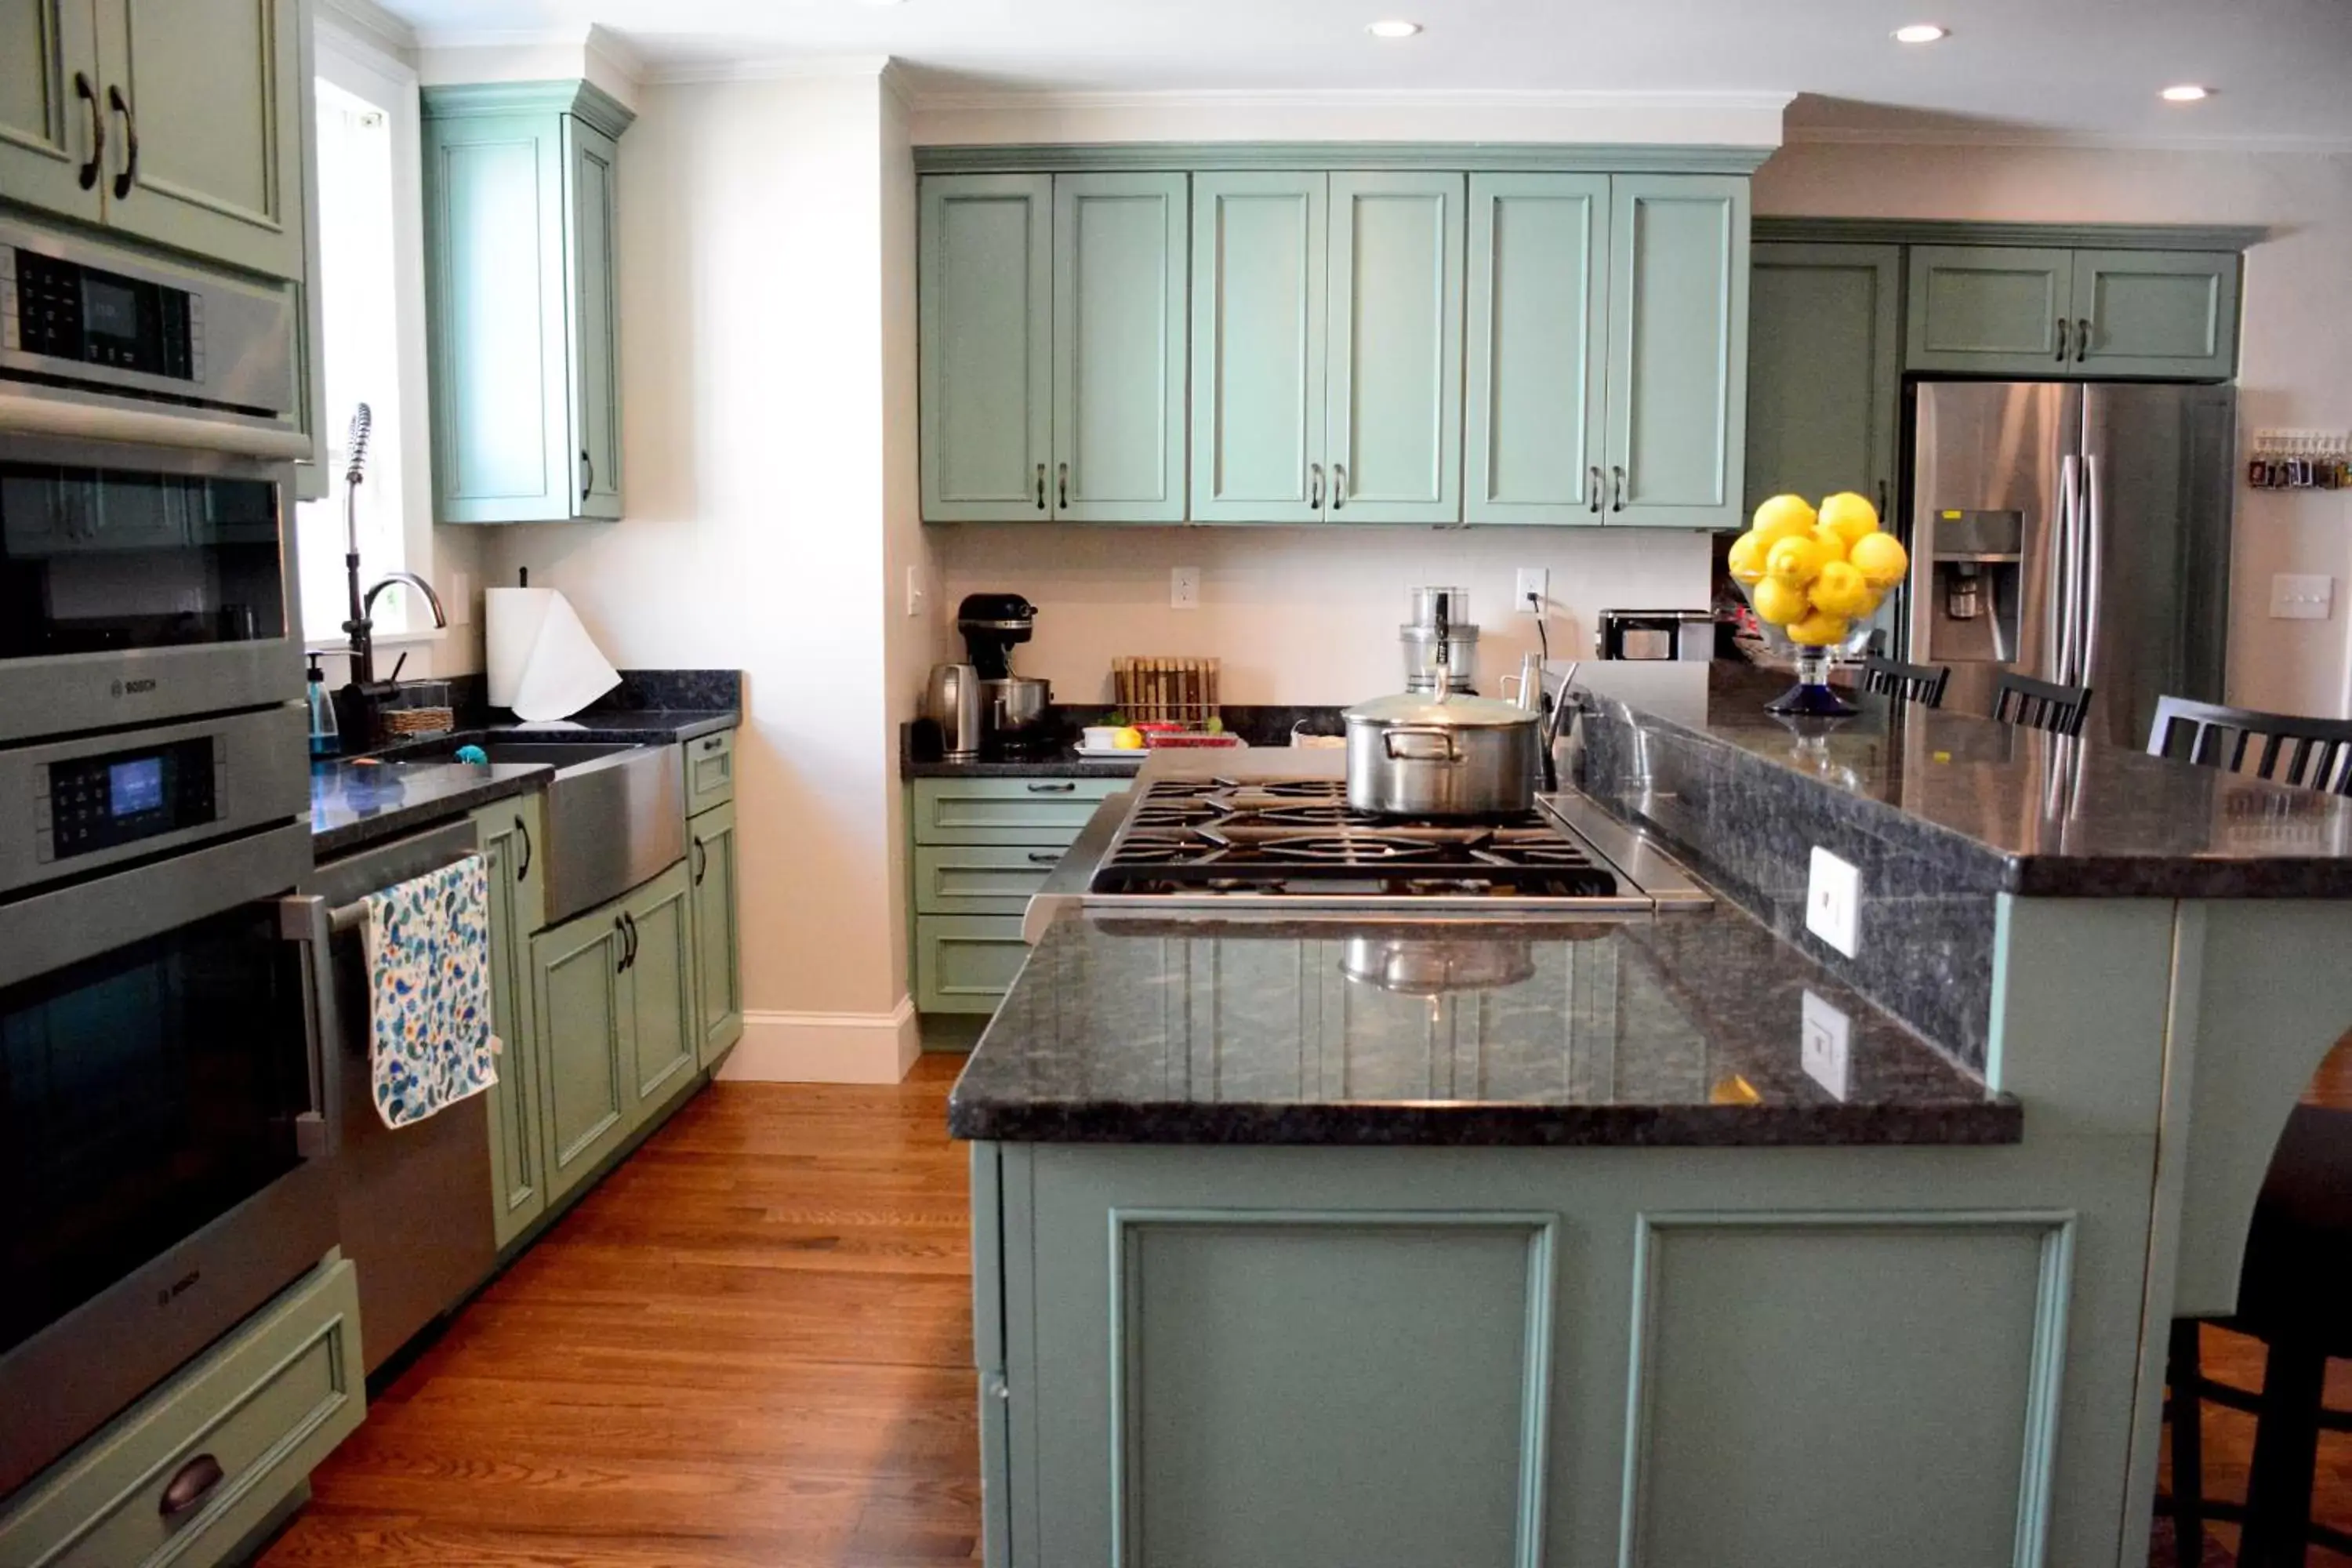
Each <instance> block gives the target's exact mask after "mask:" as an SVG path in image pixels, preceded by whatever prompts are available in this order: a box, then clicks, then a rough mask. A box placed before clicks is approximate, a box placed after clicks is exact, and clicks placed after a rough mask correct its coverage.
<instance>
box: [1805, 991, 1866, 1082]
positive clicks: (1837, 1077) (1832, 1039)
mask: <svg viewBox="0 0 2352 1568" xmlns="http://www.w3.org/2000/svg"><path fill="white" fill-rule="evenodd" d="M1804 1019H1805V1032H1804V1037H1803V1040H1802V1042H1801V1045H1800V1047H1799V1049H1798V1060H1799V1062H1800V1063H1801V1065H1802V1066H1803V1068H1804V1069H1805V1076H1806V1077H1807V1078H1809V1079H1812V1080H1813V1081H1814V1082H1815V1083H1817V1084H1820V1085H1821V1086H1822V1088H1823V1089H1828V1090H1829V1091H1830V1093H1831V1095H1832V1097H1833V1098H1835V1099H1838V1100H1843V1099H1844V1098H1845V1095H1846V1088H1847V1086H1848V1084H1849V1083H1850V1082H1851V1081H1852V1079H1853V1019H1852V1018H1849V1017H1847V1016H1846V1015H1845V1009H1844V1008H1843V1007H1840V1006H1838V1005H1836V1004H1834V1003H1832V1002H1825V1001H1823V1000H1822V998H1821V997H1820V996H1818V995H1816V994H1814V993H1812V992H1811V991H1808V992H1806V993H1805V999H1804Z"/></svg>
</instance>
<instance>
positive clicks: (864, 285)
mask: <svg viewBox="0 0 2352 1568" xmlns="http://www.w3.org/2000/svg"><path fill="white" fill-rule="evenodd" d="M885 92H886V89H885V88H884V86H883V84H882V82H881V81H880V80H879V79H877V76H876V75H875V74H873V73H872V72H870V71H869V72H866V73H864V74H861V75H857V76H850V77H812V78H801V79H790V80H771V81H740V82H704V83H698V84H692V85H675V86H659V87H650V88H647V89H645V90H644V91H643V93H642V94H641V96H640V100H639V108H640V115H639V119H638V120H637V122H636V123H635V126H634V127H632V128H631V130H630V132H629V133H628V134H627V135H626V136H625V137H624V138H623V139H622V142H621V166H620V190H621V207H620V252H621V253H620V288H621V299H620V312H619V313H620V320H621V322H622V338H621V360H622V370H623V375H624V377H625V386H626V391H627V396H626V401H625V424H624V427H623V440H624V448H623V450H624V458H625V495H626V497H627V510H628V515H627V517H626V519H625V520H624V521H621V522H619V523H613V524H603V523H586V524H561V525H544V526H538V527H530V528H511V529H501V530H498V531H495V532H496V535H497V537H496V538H495V540H494V541H493V542H492V543H491V545H490V551H491V554H492V558H493V564H494V566H495V569H496V571H497V572H498V574H499V580H501V581H511V580H512V577H513V573H514V571H515V569H516V568H518V567H521V566H528V567H529V568H530V577H531V581H532V583H533V584H544V585H546V586H550V587H558V588H562V590H563V591H564V592H565V593H566V594H567V595H569V596H570V597H571V599H572V602H573V603H574V604H575V605H578V606H579V609H580V613H581V616H582V618H583V620H584V621H585V622H586V624H587V626H588V628H589V630H590V632H591V633H592V634H593V636H594V637H596V639H597V641H598V642H599V644H600V645H601V646H602V647H604V651H605V652H606V653H607V654H608V655H609V656H610V657H611V658H612V659H613V661H614V663H615V664H618V665H622V666H625V667H632V666H633V667H652V668H677V667H710V668H741V669H742V670H744V671H745V675H746V681H745V700H746V703H747V711H746V713H745V719H744V727H743V729H742V731H741V732H740V737H739V742H738V744H739V755H740V759H741V760H740V767H739V773H738V782H737V793H736V811H737V817H738V822H739V824H740V840H741V854H742V883H743V892H742V918H743V970H744V987H745V1001H746V1004H747V1009H748V1011H749V1013H750V1015H751V1016H750V1019H749V1025H750V1026H749V1028H748V1029H747V1034H746V1038H745V1041H744V1044H743V1046H742V1047H740V1049H739V1050H738V1052H737V1053H736V1058H734V1059H735V1061H736V1063H738V1064H740V1068H742V1069H743V1070H745V1071H746V1072H748V1073H750V1074H752V1075H763V1074H766V1075H773V1076H797V1075H799V1074H800V1073H802V1072H803V1071H808V1072H823V1071H825V1070H827V1069H826V1068H825V1066H824V1064H831V1065H832V1066H835V1067H838V1066H839V1064H840V1063H841V1062H843V1061H850V1060H853V1059H855V1060H866V1059H868V1057H867V1056H860V1054H859V1050H858V1048H856V1047H858V1046H859V1043H860V1042H863V1044H864V1045H866V1046H870V1047H875V1048H876V1050H875V1052H874V1053H868V1056H873V1055H876V1054H877V1053H878V1059H880V1060H883V1061H884V1062H886V1063H888V1062H893V1061H895V1055H894V1053H896V1052H897V1051H898V1050H899V1048H900V1047H901V1046H902V1045H903V1046H904V1047H907V1048H908V1049H911V1046H912V1040H913V1031H912V1029H911V1026H907V1024H906V1020H905V1018H904V1017H903V1016H901V1015H900V1014H899V1012H898V1009H899V1008H900V1006H901V1004H902V1002H903V998H904V996H905V984H904V964H903V962H902V960H901V958H900V950H901V944H902V941H903V939H902V937H901V936H900V934H899V930H898V928H899V926H900V924H901V919H900V915H901V910H902V907H903V894H902V892H901V891H900V888H901V886H902V885H901V884H900V883H899V882H898V880H897V879H894V878H893V876H892V874H891V868H892V865H893V862H894V858H895V856H896V853H897V851H896V843H897V837H898V835H897V832H896V829H895V824H894V822H893V816H894V812H895V809H896V808H895V805H894V798H895V796H896V795H897V794H898V779H897V744H896V742H897V736H896V719H897V717H898V710H900V709H902V708H903V706H904V704H903V703H897V702H894V701H893V700H892V698H891V695H890V693H889V690H888V687H889V686H890V685H891V684H893V683H892V682H890V681H889V680H888V679H887V677H886V658H887V648H886V622H885V620H884V618H883V616H880V615H878V614H877V600H878V599H879V598H880V597H881V594H880V589H881V585H882V584H883V582H884V580H885V578H886V575H887V574H886V567H885V551H886V518H887V517H888V516H890V515H894V513H893V509H894V508H895V515H899V516H901V517H902V518H903V515H904V514H905V513H906V512H907V511H908V508H909V507H910V505H911V503H910V502H909V501H908V500H907V496H908V486H909V485H910V484H911V483H912V481H911V479H908V477H907V473H908V470H910V469H911V465H912V458H911V456H910V454H909V449H908V444H909V443H910V442H911V439H912V437H911V428H912V424H911V417H910V416H909V417H908V418H907V419H906V421H905V423H906V426H907V431H908V434H904V435H897V436H890V437H886V419H885V416H884V410H885V403H886V397H887V398H889V399H891V400H892V402H893V403H894V404H896V405H905V404H909V403H910V400H911V396H912V395H911V393H910V392H909V391H908V390H907V388H906V385H905V382H906V381H907V380H908V375H909V374H910V373H908V372H907V371H905V370H904V369H903V367H901V368H896V369H893V370H892V371H891V372H890V374H887V375H886V363H892V364H896V362H897V361H898V360H902V359H903V360H905V361H907V362H908V363H911V348H910V346H908V344H909V340H910V338H911V329H910V328H908V326H907V324H906V322H905V320H904V318H905V317H907V316H908V315H910V314H911V310H912V303H911V300H910V299H900V298H898V296H899V295H900V294H901V293H905V292H908V291H909V290H910V285H906V284H905V283H904V277H905V274H906V272H907V269H908V264H907V262H906V261H905V260H904V259H903V258H893V257H889V256H886V255H885V246H884V235H885V231H886V224H885V221H884V212H883V192H884V186H885V182H884V180H883V179H881V178H879V177H877V158H881V159H882V160H883V162H884V163H886V164H887V162H888V159H887V154H886V153H884V152H883V151H882V149H883V148H884V145H885V143H884V140H883V139H884V135H885V132H884V122H885V96H884V95H885ZM902 195H903V193H902ZM910 222H911V220H910V218H909V220H908V224H906V225H902V224H901V223H900V222H899V220H898V218H897V217H896V216H895V215H894V216H893V218H892V221H891V223H890V224H889V225H887V228H888V230H889V232H890V233H891V234H892V235H893V236H894V240H893V243H894V244H903V243H904V239H905V236H904V233H903V229H904V227H906V226H910ZM887 279H899V281H898V282H896V283H893V284H891V285H890V290H891V296H892V300H891V304H890V308H889V310H887V312H886V310H885V307H884V295H885V286H886V280H887ZM886 348H887V349H888V350H889V353H887V354H886ZM901 531H902V532H903V531H905V530H901ZM926 652H927V650H926ZM907 657H908V660H909V662H910V663H911V662H912V660H913V659H914V658H918V657H923V656H921V655H916V654H912V653H910V654H908V656H907ZM899 684H903V683H899ZM829 1053H830V1054H829ZM887 1076H895V1068H893V1069H892V1070H891V1071H890V1072H889V1073H888V1074H887Z"/></svg>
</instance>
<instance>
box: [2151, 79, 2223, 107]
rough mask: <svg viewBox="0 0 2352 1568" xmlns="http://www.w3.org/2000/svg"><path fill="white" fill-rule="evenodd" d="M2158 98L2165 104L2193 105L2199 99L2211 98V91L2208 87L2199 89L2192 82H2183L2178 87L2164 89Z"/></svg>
mask: <svg viewBox="0 0 2352 1568" xmlns="http://www.w3.org/2000/svg"><path fill="white" fill-rule="evenodd" d="M2212 96H2213V89H2211V88H2210V87H2199V86H2198V85H2197V84H2196V83H2195V82H2193V81H2184V82H2182V83H2181V84H2180V85H2179V86H2178V87H2168V88H2166V89H2164V91H2163V92H2161V93H2159V94H2158V97H2160V98H2162V99H2163V100H2164V101H2165V102H2167V103H2195V102H2196V101H2197V100H2200V99H2203V98H2210V97H2212Z"/></svg>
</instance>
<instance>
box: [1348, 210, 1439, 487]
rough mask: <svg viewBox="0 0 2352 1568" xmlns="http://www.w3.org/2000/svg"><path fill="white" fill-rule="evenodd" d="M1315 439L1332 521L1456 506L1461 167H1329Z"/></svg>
mask: <svg viewBox="0 0 2352 1568" xmlns="http://www.w3.org/2000/svg"><path fill="white" fill-rule="evenodd" d="M1330 201H1331V239H1330V287H1329V310H1330V326H1329V329H1328V337H1327V339H1326V340H1325V341H1326V342H1327V344H1328V352H1329V354H1330V363H1329V368H1328V384H1327V386H1326V391H1325V400H1326V401H1325V409H1326V414H1325V419H1326V425H1325V437H1324V439H1325V443H1326V445H1325V450H1326V451H1327V452H1328V455H1329V458H1330V475H1329V486H1330V489H1329V492H1328V494H1329V505H1328V507H1327V508H1326V515H1327V516H1328V517H1329V518H1330V520H1331V521H1335V522H1342V521H1345V522H1458V521H1461V517H1462V236H1463V204H1464V201H1465V182H1464V177H1463V176H1462V175H1460V174H1333V175H1332V176H1331V184H1330Z"/></svg>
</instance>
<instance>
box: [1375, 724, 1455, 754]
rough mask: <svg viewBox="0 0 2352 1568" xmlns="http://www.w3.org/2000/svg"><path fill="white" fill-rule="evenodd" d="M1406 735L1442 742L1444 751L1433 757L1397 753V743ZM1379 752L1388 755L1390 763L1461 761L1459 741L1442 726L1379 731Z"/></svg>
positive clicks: (1401, 727) (1410, 725) (1427, 725)
mask: <svg viewBox="0 0 2352 1568" xmlns="http://www.w3.org/2000/svg"><path fill="white" fill-rule="evenodd" d="M1408 735H1419V736H1422V737H1423V738H1424V739H1427V740H1433V741H1440V742H1444V748H1445V749H1444V751H1441V752H1437V753H1436V754H1435V755H1431V754H1430V753H1429V752H1400V751H1398V750H1397V742H1398V741H1400V740H1401V739H1402V738H1404V737H1405V736H1408ZM1381 751H1383V752H1386V753H1387V754H1388V756H1389V759H1390V760H1391V762H1400V763H1458V762H1460V761H1461V760H1462V743H1461V741H1460V739H1459V738H1458V737H1456V736H1455V734H1454V731H1452V730H1449V729H1447V728H1446V727H1445V726H1444V725H1443V724H1399V725H1396V726H1395V727H1394V728H1392V729H1388V730H1383V731H1381Z"/></svg>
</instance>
